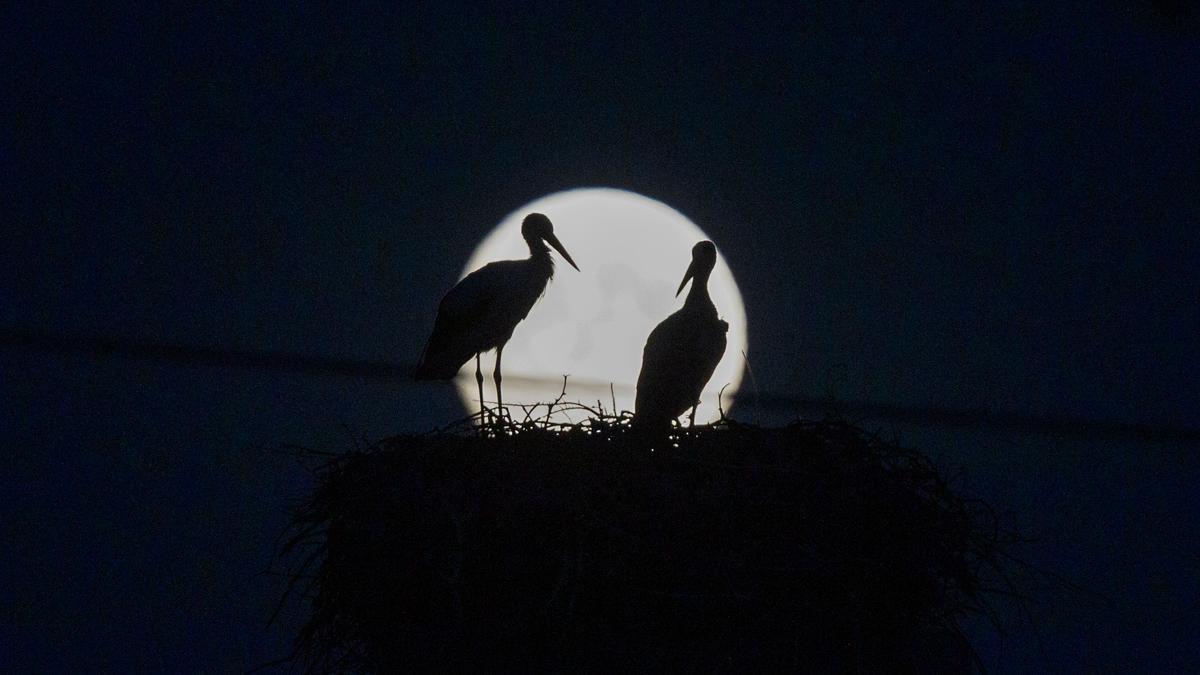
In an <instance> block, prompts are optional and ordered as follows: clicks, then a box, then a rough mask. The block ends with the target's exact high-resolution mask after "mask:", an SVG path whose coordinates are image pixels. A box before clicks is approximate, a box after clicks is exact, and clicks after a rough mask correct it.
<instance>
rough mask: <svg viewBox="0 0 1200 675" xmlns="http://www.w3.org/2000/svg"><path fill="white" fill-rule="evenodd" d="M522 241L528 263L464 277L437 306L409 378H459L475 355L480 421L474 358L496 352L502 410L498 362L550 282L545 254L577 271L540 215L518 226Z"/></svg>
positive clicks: (499, 400) (499, 399) (503, 263)
mask: <svg viewBox="0 0 1200 675" xmlns="http://www.w3.org/2000/svg"><path fill="white" fill-rule="evenodd" d="M521 236H522V237H524V238H525V243H526V244H528V245H529V257H528V258H525V259H524V260H499V261H496V262H492V263H488V264H487V265H484V266H483V267H481V268H479V269H477V270H475V271H474V272H471V273H470V274H468V275H467V276H465V277H463V280H462V281H460V282H458V283H457V284H456V285H455V286H454V288H451V289H450V291H449V292H448V293H446V297H444V298H442V302H441V304H439V305H438V312H437V319H436V320H434V322H433V334H432V335H430V336H429V342H428V344H426V345H425V351H423V352H422V353H421V361H420V363H419V364H417V368H416V370H415V371H414V372H413V378H415V379H418V380H448V379H450V378H452V377H454V376H455V375H456V374H457V373H458V369H459V368H461V367H462V365H463V364H464V363H466V362H467V361H468V360H469V359H470V358H471V355H472V354H474V355H475V382H476V383H477V384H478V385H479V406H480V420H481V421H482V419H483V408H484V406H483V370H482V368H481V367H480V363H479V355H480V354H481V353H483V352H486V351H488V350H489V349H495V350H496V369H495V371H494V372H493V373H492V377H493V378H494V379H495V382H496V404H497V408H498V409H502V408H503V407H504V398H503V395H502V394H501V392H500V381H501V379H502V378H501V377H500V356H501V354H502V353H503V352H504V345H505V344H506V343H508V340H509V338H511V337H512V334H513V329H515V328H516V327H517V324H518V323H520V322H521V320H522V319H524V318H525V317H526V316H528V315H529V310H530V309H531V308H533V304H534V303H535V302H537V301H538V298H540V297H542V293H543V292H545V290H546V284H548V283H549V282H550V279H551V278H552V277H553V276H554V260H553V259H552V258H551V257H550V249H548V248H547V247H546V244H550V245H551V246H553V247H554V250H556V251H558V252H559V253H560V254H562V257H563V258H564V259H566V261H567V262H568V263H570V265H571V267H574V268H575V270H576V271H578V270H579V266H578V265H576V264H575V261H574V260H572V259H571V255H570V254H569V253H567V250H566V249H565V248H563V245H562V243H560V242H559V241H558V237H556V236H554V225H552V224H551V223H550V219H549V218H547V217H546V216H544V215H542V214H540V213H531V214H529V215H528V216H525V220H524V221H522V222H521Z"/></svg>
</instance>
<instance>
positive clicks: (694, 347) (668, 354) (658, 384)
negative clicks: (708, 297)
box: [634, 312, 728, 419]
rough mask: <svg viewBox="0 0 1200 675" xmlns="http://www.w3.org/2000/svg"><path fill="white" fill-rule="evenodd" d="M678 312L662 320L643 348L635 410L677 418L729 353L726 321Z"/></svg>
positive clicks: (698, 395)
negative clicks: (710, 319)
mask: <svg viewBox="0 0 1200 675" xmlns="http://www.w3.org/2000/svg"><path fill="white" fill-rule="evenodd" d="M689 318H690V317H688V316H687V315H685V314H682V313H679V312H677V313H675V314H672V315H671V316H669V317H667V318H666V319H665V320H664V321H663V322H662V323H660V324H658V326H656V327H655V328H654V330H653V331H652V332H651V333H650V337H649V338H647V340H646V348H645V349H644V350H643V351H642V370H641V372H640V373H639V374H638V383H637V398H636V401H635V404H634V408H635V412H636V413H637V414H638V415H640V416H643V417H647V418H660V419H673V418H675V417H678V416H679V415H681V414H683V413H684V412H685V411H686V410H687V409H688V408H690V407H692V406H693V405H694V404H695V403H696V402H697V401H698V400H699V399H700V393H701V392H702V391H703V390H704V385H706V384H707V383H708V380H709V378H711V377H712V374H713V371H714V370H716V368H717V364H718V363H720V361H721V356H723V355H724V353H725V331H726V330H727V329H728V324H726V323H725V322H724V321H717V322H715V323H714V322H708V321H705V322H701V323H697V322H696V321H693V320H689Z"/></svg>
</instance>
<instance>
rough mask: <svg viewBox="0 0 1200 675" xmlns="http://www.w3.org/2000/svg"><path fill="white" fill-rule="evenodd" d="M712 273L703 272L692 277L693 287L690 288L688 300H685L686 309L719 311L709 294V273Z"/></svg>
mask: <svg viewBox="0 0 1200 675" xmlns="http://www.w3.org/2000/svg"><path fill="white" fill-rule="evenodd" d="M711 273H712V272H711V271H709V272H701V273H699V274H697V275H696V276H694V277H692V287H691V288H690V289H688V294H687V300H685V301H684V302H683V308H684V309H687V310H690V311H703V312H711V313H713V314H716V313H717V308H716V306H715V305H713V301H712V298H711V297H709V295H708V275H709V274H711Z"/></svg>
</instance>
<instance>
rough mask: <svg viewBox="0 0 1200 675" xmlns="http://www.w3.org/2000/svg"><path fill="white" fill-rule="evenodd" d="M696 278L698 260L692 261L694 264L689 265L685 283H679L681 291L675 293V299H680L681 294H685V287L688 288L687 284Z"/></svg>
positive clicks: (684, 278) (685, 274) (684, 277)
mask: <svg viewBox="0 0 1200 675" xmlns="http://www.w3.org/2000/svg"><path fill="white" fill-rule="evenodd" d="M694 276H696V260H695V258H693V259H692V264H691V265H688V269H687V272H685V273H684V275H683V281H681V282H679V290H677V291H675V297H677V298H678V297H679V294H680V293H682V292H683V287H684V286H687V282H689V281H691V280H692V277H694Z"/></svg>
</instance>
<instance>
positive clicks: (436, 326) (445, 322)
mask: <svg viewBox="0 0 1200 675" xmlns="http://www.w3.org/2000/svg"><path fill="white" fill-rule="evenodd" d="M487 268H488V266H484V267H482V268H480V269H478V270H475V271H474V272H472V273H470V274H468V275H467V276H465V277H463V280H462V281H460V282H458V283H457V284H455V286H454V288H451V289H450V291H449V292H448V293H446V296H445V297H443V298H442V302H441V303H440V304H439V305H438V312H437V318H436V319H434V322H433V333H432V334H430V336H429V341H428V342H427V343H426V344H425V349H424V351H422V352H421V361H420V363H419V364H418V365H417V369H416V372H415V373H414V374H413V375H414V377H416V378H418V379H449V378H451V377H454V375H455V374H456V373H458V369H459V368H460V367H461V366H462V364H463V363H465V362H466V361H467V359H469V358H471V356H473V355H474V354H475V353H476V352H477V351H479V349H478V347H476V346H475V344H474V343H475V340H472V339H471V333H472V330H473V328H474V326H476V325H477V322H478V321H479V318H480V317H481V316H484V315H485V314H486V313H487V312H488V311H489V309H490V306H491V303H492V300H493V299H494V298H495V293H494V291H493V289H491V288H489V287H488V284H487V283H486V278H487V276H488V275H487V274H484V271H485V270H487Z"/></svg>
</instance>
